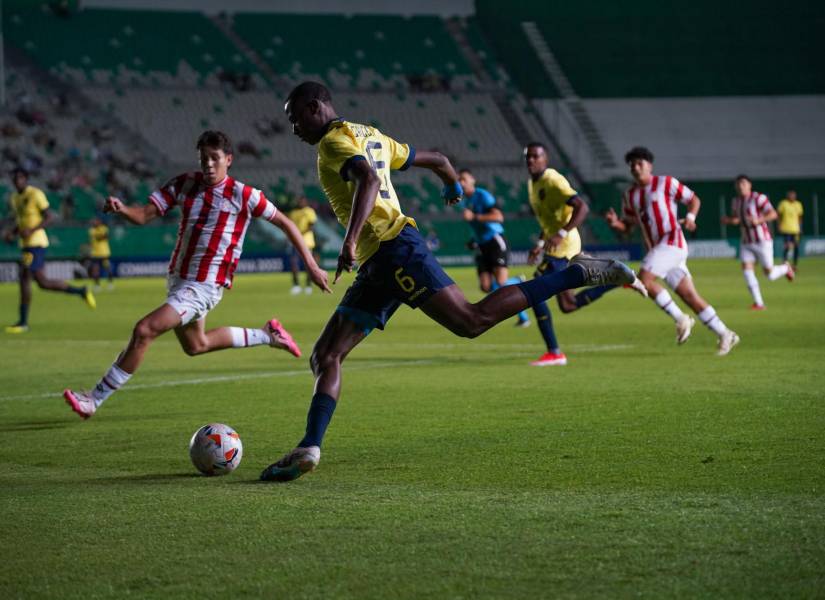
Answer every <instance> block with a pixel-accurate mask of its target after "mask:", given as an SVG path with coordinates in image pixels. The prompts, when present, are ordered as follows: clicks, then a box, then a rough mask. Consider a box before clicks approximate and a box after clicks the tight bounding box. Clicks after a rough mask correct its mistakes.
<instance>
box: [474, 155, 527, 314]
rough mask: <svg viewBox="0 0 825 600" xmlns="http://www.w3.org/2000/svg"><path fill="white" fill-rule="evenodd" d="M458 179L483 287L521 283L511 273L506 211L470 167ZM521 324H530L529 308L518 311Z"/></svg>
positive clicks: (491, 288)
mask: <svg viewBox="0 0 825 600" xmlns="http://www.w3.org/2000/svg"><path fill="white" fill-rule="evenodd" d="M458 183H459V184H461V191H462V194H463V195H464V198H463V200H462V201H461V203H460V205H459V206H461V208H462V209H463V210H462V211H461V214H462V216H463V217H464V220H465V221H467V224H468V225H469V226H470V230H471V231H472V232H473V240H472V241H473V245H474V246H475V249H476V255H475V259H476V271H477V273H478V285H479V287H480V288H481V291H482V292H484V293H489V292H491V291H494V290H497V289H498V288H500V287H501V286H504V285H514V284H516V283H521V279H519V278H518V277H510V276H509V273H508V270H507V263H508V258H509V247H508V245H507V240H506V239H505V237H504V225H503V223H504V213H502V212H501V208H500V207H499V206H498V203H497V202H496V199H495V198H494V197H493V195H492V194H491V193H490V192H488V191H487V190H485V189H484V188H482V187H478V186H477V185H476V178H475V177H474V176H473V174H472V172H471V171H470V169H461V170H460V171H459V172H458ZM516 325H517V326H518V327H527V326H528V325H530V319H529V318H528V317H527V312H526V311H522V312H520V313H519V314H518V321H517V322H516Z"/></svg>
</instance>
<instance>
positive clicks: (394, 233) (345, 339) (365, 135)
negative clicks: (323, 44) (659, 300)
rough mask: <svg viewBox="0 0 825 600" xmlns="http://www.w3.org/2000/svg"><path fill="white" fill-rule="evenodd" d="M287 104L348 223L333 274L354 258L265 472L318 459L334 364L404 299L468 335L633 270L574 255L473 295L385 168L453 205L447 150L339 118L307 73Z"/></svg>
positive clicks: (288, 470)
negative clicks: (297, 422) (425, 179)
mask: <svg viewBox="0 0 825 600" xmlns="http://www.w3.org/2000/svg"><path fill="white" fill-rule="evenodd" d="M284 110H285V111H286V115H287V118H288V119H289V121H290V123H292V131H293V133H294V134H295V135H296V136H297V137H299V138H300V139H301V140H303V141H304V142H306V143H308V144H310V145H316V144H317V145H318V177H319V179H320V183H321V187H322V188H323V190H324V193H325V194H326V196H327V198H328V199H329V202H330V205H331V206H332V209H333V211H334V212H335V215H336V217H337V218H338V221H339V222H340V223H341V224H342V225H343V226H344V227H346V234H345V236H344V244H343V247H342V248H341V253H340V255H339V256H338V269H337V271H336V273H335V281H336V282H337V281H338V279H339V278H340V277H341V274H342V273H343V272H344V271H347V272H349V271H351V270H352V268H353V266H354V264H355V263H356V261H357V262H358V263H359V265H360V266H359V269H358V275H357V276H356V278H355V281H354V282H353V284H352V285H351V286H350V288H349V289H348V290H347V291H346V293H345V294H344V297H343V298H342V299H341V302H340V304H339V305H338V308H337V309H336V310H335V312H334V313H333V315H332V317H331V318H330V320H329V322H328V323H327V325H326V326H325V327H324V330H323V332H322V333H321V337H320V338H319V339H318V341H317V342H316V344H315V347H314V348H313V351H312V357H311V358H310V366H311V367H312V372H313V374H314V375H315V390H314V394H313V397H312V403H311V404H310V408H309V414H308V416H307V427H306V433H305V435H304V438H303V439H302V440H301V441H300V442H299V444H298V447H297V448H295V449H294V450H292V451H291V452H289V453H287V454H286V455H285V456H284V457H283V458H282V459H281V460H279V461H278V462H276V463H274V464H272V465H270V466H269V467H267V468H266V469H265V470H264V471H263V473H261V479H263V480H266V481H289V480H292V479H295V478H297V477H300V476H301V475H302V474H303V473H305V472H307V471H310V470H312V469H314V468H315V466H316V465H317V464H318V461H319V460H320V457H321V449H320V446H321V440H322V438H323V436H324V432H325V431H326V429H327V426H328V425H329V422H330V419H331V418H332V414H333V411H334V410H335V407H336V405H337V402H338V398H339V396H340V394H341V363H342V362H343V361H344V359H345V358H346V356H347V355H348V354H349V353H350V352H351V351H352V350H353V348H355V347H356V346H357V345H358V344H359V343H360V342H361V341H362V340H363V339H364V338H365V337H366V336H367V335H368V334H369V333H370V332H371V331H372V330H373V329H375V328H376V327H377V328H379V329H383V328H384V326H385V325H386V323H387V321H388V320H389V319H390V317H391V316H392V315H393V313H394V312H395V311H396V309H398V307H399V306H400V305H401V304H402V303H404V304H407V305H408V306H410V307H412V308H419V307H420V308H421V310H422V311H423V312H424V313H425V314H426V315H427V316H428V317H430V318H431V319H433V320H434V321H436V322H437V323H439V324H440V325H442V326H443V327H445V328H446V329H449V330H450V331H452V332H453V333H455V334H456V335H460V336H463V337H469V338H474V337H476V336H478V335H481V334H482V333H484V332H485V331H487V330H488V329H490V328H491V327H493V326H494V325H496V324H498V323H500V322H501V321H503V320H505V319H508V318H510V317H512V316H514V315H516V314H517V313H518V312H520V311H522V310H524V309H526V308H527V307H529V306H532V305H534V304H536V303H538V302H543V301H545V300H546V299H547V298H549V297H550V296H552V295H554V294H557V293H559V292H560V291H562V290H565V289H569V288H576V287H580V286H582V285H587V284H604V283H630V282H631V281H633V279H634V277H635V276H634V274H633V271H632V270H630V269H629V268H628V267H627V266H625V265H623V264H622V263H620V262H618V261H611V260H599V259H594V258H590V257H585V256H579V257H576V259H574V260H573V261H571V263H572V264H571V266H570V267H568V268H567V269H564V270H563V271H560V272H558V273H552V274H548V275H545V276H543V277H538V278H536V279H533V280H531V281H527V282H523V283H519V284H518V285H508V286H504V287H501V288H499V289H497V290H496V291H494V292H493V293H491V294H489V295H487V296H485V297H484V298H483V299H482V300H481V301H480V302H478V303H477V304H472V303H470V302H468V301H467V299H466V298H465V296H464V293H463V292H462V291H461V289H460V288H459V287H458V286H457V285H456V284H455V283H454V282H453V281H452V279H450V278H449V277H448V276H447V274H446V273H445V272H444V270H443V269H442V268H441V266H440V265H439V264H438V261H436V259H435V257H434V256H433V254H432V252H431V251H430V250H429V249H428V248H427V245H426V243H425V241H424V238H423V237H422V236H421V234H420V233H419V232H418V229H417V228H416V224H415V221H414V220H413V219H411V218H410V217H407V216H406V215H404V213H403V212H401V207H400V205H399V202H398V197H397V196H396V194H395V190H394V189H393V186H392V182H391V180H390V171H391V170H404V169H408V168H410V167H412V166H415V167H421V168H425V169H429V170H431V171H432V172H433V173H435V174H436V175H437V176H438V177H439V178H440V179H441V181H442V183H443V184H444V189H443V192H442V195H443V197H444V199H445V201H446V202H447V203H448V204H450V205H453V204H456V203H457V202H458V201H459V199H460V198H461V185H459V183H458V175H457V174H456V172H455V170H454V169H453V166H452V165H451V164H450V162H449V161H448V160H447V158H446V157H445V156H444V155H442V154H440V153H438V152H427V151H419V152H416V151H415V149H414V148H412V147H411V146H408V145H406V144H399V143H398V142H396V141H395V140H394V139H392V138H390V137H388V136H386V135H384V134H382V133H381V132H380V131H378V130H377V129H375V128H374V127H370V126H367V125H360V124H358V123H350V122H348V121H344V120H343V119H341V118H340V117H338V114H337V113H336V111H335V108H334V107H333V105H332V98H331V96H330V93H329V90H328V89H327V88H326V87H324V86H323V85H321V84H319V83H315V82H305V83H302V84H300V85H299V86H297V87H296V88H295V89H293V90H292V92H290V94H289V97H288V98H287V102H286V105H285V107H284Z"/></svg>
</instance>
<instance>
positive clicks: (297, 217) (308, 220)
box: [286, 206, 318, 250]
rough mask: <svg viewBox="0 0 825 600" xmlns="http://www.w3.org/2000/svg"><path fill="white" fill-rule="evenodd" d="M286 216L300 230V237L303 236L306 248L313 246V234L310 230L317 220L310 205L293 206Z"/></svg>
mask: <svg viewBox="0 0 825 600" xmlns="http://www.w3.org/2000/svg"><path fill="white" fill-rule="evenodd" d="M286 216H287V217H288V218H289V220H290V221H292V222H293V223H295V227H297V228H298V231H300V232H301V237H303V238H304V243H305V244H306V246H307V248H309V249H310V250H312V249H313V248H315V234H314V233H313V231H312V226H313V225H315V222H316V221H317V220H318V215H316V214H315V210H314V209H313V208H312V207H311V206H305V207H303V208H293V209H292V210H291V211H289V212H288V213H287V215H286Z"/></svg>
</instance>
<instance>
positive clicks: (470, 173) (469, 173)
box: [458, 167, 473, 175]
mask: <svg viewBox="0 0 825 600" xmlns="http://www.w3.org/2000/svg"><path fill="white" fill-rule="evenodd" d="M462 173H467V174H468V175H472V174H473V172H472V171H471V170H470V169H468V168H466V167H465V168H463V169H459V170H458V174H459V175H461V174H462Z"/></svg>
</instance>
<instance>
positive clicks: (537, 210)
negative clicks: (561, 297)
mask: <svg viewBox="0 0 825 600" xmlns="http://www.w3.org/2000/svg"><path fill="white" fill-rule="evenodd" d="M577 193H578V192H576V190H574V189H573V188H572V187H571V186H570V183H568V181H567V179H565V178H564V175H562V174H561V173H559V172H558V171H554V170H553V169H547V170H546V171H545V172H544V173H543V174H542V175H541V177H539V178H538V180H536V181H533V178H532V177H531V178H530V179H528V180H527V195H528V198H529V200H530V207H531V208H532V209H533V213H534V214H535V215H536V219H538V222H539V225H541V230H542V231H543V232H544V237H545V238H548V239H549V238H550V237H552V236H554V235H555V234H556V232H558V230H559V229H561V228H562V227H564V226H565V225H567V224H568V223H569V222H570V216H571V215H572V214H573V207H572V206H570V205H569V204H567V201H568V200H570V198H572V197H573V196H575V195H576V194H577ZM581 251H582V241H581V238H580V237H579V231H578V229H575V228H574V229H571V230H570V232H569V233H568V234H567V237H566V238H564V240H563V241H562V243H561V244H559V245H558V246H555V247H550V246H549V245H548V246H547V249H546V250H545V252H546V254H547V255H549V256H553V257H555V258H573V257H574V256H576V255H577V254H579V253H580V252H581Z"/></svg>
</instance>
